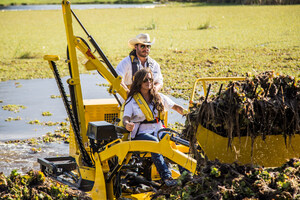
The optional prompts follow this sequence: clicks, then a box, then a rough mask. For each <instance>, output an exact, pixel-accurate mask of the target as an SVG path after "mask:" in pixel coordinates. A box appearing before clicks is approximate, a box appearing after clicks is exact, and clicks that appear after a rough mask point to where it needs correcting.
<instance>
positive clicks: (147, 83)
mask: <svg viewBox="0 0 300 200" xmlns="http://www.w3.org/2000/svg"><path fill="white" fill-rule="evenodd" d="M141 104H143V105H141ZM145 104H146V105H145ZM143 106H145V107H146V108H145V109H144V110H143V109H142V107H143ZM170 109H174V110H176V111H177V112H178V113H180V114H184V112H185V110H184V109H183V108H182V107H181V106H179V105H177V104H175V103H174V101H172V100H171V99H170V98H168V97H167V96H165V95H163V94H160V93H158V92H157V91H156V90H155V89H154V87H153V74H152V72H151V71H150V70H149V69H147V68H144V69H141V70H139V71H137V72H136V73H135V75H134V81H133V83H132V85H131V88H130V92H129V94H128V97H127V101H126V102H125V106H124V115H123V124H124V126H125V128H126V129H127V130H128V131H130V132H131V134H130V137H131V139H132V140H150V141H156V142H158V141H159V140H158V138H157V132H158V131H159V130H160V129H161V128H163V114H164V112H165V111H167V110H170ZM145 110H147V111H148V115H150V116H152V118H151V119H150V117H149V116H147V115H145V112H146V111H145ZM151 156H152V160H153V162H154V164H155V166H156V168H157V171H158V173H159V175H160V177H161V179H162V180H163V181H164V182H165V184H166V185H168V186H171V185H175V184H176V183H177V182H176V180H173V179H172V175H171V171H170V170H169V168H168V166H167V164H166V163H165V161H164V158H163V156H162V155H161V154H157V153H151Z"/></svg>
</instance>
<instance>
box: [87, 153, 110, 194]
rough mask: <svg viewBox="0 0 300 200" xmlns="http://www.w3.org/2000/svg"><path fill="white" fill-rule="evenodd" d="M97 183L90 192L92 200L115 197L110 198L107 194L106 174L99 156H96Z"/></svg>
mask: <svg viewBox="0 0 300 200" xmlns="http://www.w3.org/2000/svg"><path fill="white" fill-rule="evenodd" d="M95 169H96V172H95V176H94V177H95V182H94V186H93V188H92V190H91V191H90V192H89V193H90V194H91V197H92V199H94V200H96V199H113V197H110V198H108V197H107V194H106V183H105V174H104V173H103V170H102V163H101V160H100V157H99V154H96V155H95Z"/></svg>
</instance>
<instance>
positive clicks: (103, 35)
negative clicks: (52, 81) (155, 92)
mask: <svg viewBox="0 0 300 200" xmlns="http://www.w3.org/2000/svg"><path fill="white" fill-rule="evenodd" d="M188 5H189V6H187V5H186V4H185V5H183V6H179V5H176V6H175V5H169V6H161V7H156V8H153V9H146V8H144V9H142V8H140V9H133V8H132V9H97V10H96V9H95V10H74V11H75V12H76V14H77V16H78V17H79V18H80V20H81V22H82V23H83V24H84V26H85V27H86V29H87V30H88V31H89V33H90V34H91V35H93V37H94V38H95V40H96V41H97V43H98V44H99V45H100V47H101V49H102V50H103V51H104V53H105V54H106V56H107V57H108V59H109V60H110V61H111V63H112V64H113V66H116V65H117V64H118V63H119V62H120V61H121V60H122V59H123V58H124V57H125V56H127V55H128V53H129V51H130V49H129V48H128V46H127V41H128V40H129V39H130V38H132V37H135V36H136V35H137V34H138V33H141V32H148V33H149V34H150V36H151V37H152V38H153V37H155V38H156V42H155V44H154V45H153V47H152V50H151V57H153V58H154V59H156V60H157V61H158V62H159V63H160V65H161V69H162V73H163V76H164V88H163V92H164V93H168V94H172V95H173V96H176V97H182V98H188V95H190V91H191V87H192V84H193V82H194V80H195V79H196V78H199V77H212V76H244V75H245V73H246V72H251V73H252V74H258V73H260V72H264V71H266V70H273V71H275V72H278V73H280V74H288V75H292V76H295V77H296V78H299V77H300V71H299V67H300V66H299V63H300V62H299V61H300V40H299V35H300V20H299V16H300V5H294V6H197V5H196V4H188ZM275 13H276V14H275ZM0 19H1V21H0V27H1V32H0V43H1V47H2V48H1V49H0V81H6V80H16V79H33V78H49V77H53V76H52V72H51V70H50V68H49V66H48V63H47V62H46V61H44V60H43V59H42V58H43V56H44V55H45V54H54V55H59V56H60V58H61V60H60V61H59V62H57V65H58V68H59V71H60V73H61V75H62V76H66V75H67V74H68V67H67V65H66V64H65V63H64V60H65V59H66V54H65V52H66V36H65V30H64V24H63V18H62V13H61V11H60V10H52V11H18V12H1V13H0ZM73 23H74V30H75V31H74V32H75V34H76V35H78V36H81V37H83V38H86V36H85V34H84V32H83V31H82V30H81V29H80V27H79V26H78V24H77V23H76V22H75V20H74V21H73ZM205 24H208V26H209V27H210V28H199V27H203V25H204V27H205ZM148 27H150V28H149V30H145V29H148ZM151 27H152V28H151ZM16 52H18V53H17V54H16ZM24 52H30V54H29V55H34V56H32V57H30V56H29V57H28V56H27V58H24V59H20V55H22V54H24ZM79 54H80V52H79ZM81 61H83V56H81V55H80V62H81ZM80 72H82V73H85V72H86V71H85V69H84V67H83V66H82V65H81V66H80ZM174 80H176V82H174Z"/></svg>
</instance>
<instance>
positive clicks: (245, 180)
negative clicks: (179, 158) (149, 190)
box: [153, 159, 300, 200]
mask: <svg viewBox="0 0 300 200" xmlns="http://www.w3.org/2000/svg"><path fill="white" fill-rule="evenodd" d="M299 184H300V159H290V160H289V161H288V162H286V163H285V164H283V165H282V166H281V167H278V168H263V167H255V166H250V165H238V164H236V163H233V164H222V163H220V162H219V161H217V160H216V161H206V163H205V165H204V166H203V167H202V168H201V170H200V171H199V174H198V175H194V177H192V178H191V177H190V176H188V175H187V174H186V173H184V174H183V175H182V176H181V177H180V178H179V179H178V185H177V186H174V187H169V188H166V187H165V188H161V189H160V190H159V191H158V192H157V193H156V194H155V195H154V196H153V198H154V199H161V200H162V199H170V200H174V199H189V200H196V199H197V200H201V199H212V200H213V199H231V200H235V199H300V188H299Z"/></svg>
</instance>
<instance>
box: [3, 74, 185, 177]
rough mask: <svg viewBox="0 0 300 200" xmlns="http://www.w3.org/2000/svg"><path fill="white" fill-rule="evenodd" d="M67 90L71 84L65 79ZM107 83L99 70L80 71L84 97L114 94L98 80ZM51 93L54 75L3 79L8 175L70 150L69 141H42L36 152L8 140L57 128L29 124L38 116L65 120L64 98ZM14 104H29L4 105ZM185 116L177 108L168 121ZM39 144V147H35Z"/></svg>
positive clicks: (4, 168)
mask: <svg viewBox="0 0 300 200" xmlns="http://www.w3.org/2000/svg"><path fill="white" fill-rule="evenodd" d="M67 79H68V77H65V78H63V79H62V81H63V83H64V84H65V89H66V92H67V93H68V87H67V85H66V80H67ZM101 83H107V81H106V80H105V79H103V78H102V77H101V76H99V75H98V74H91V75H88V74H83V75H81V84H82V95H83V98H84V99H97V98H113V96H112V95H110V94H108V92H107V87H103V86H102V87H100V86H98V85H97V84H101ZM51 95H59V90H58V88H57V85H56V81H55V80H54V79H34V80H17V81H6V82H0V101H2V103H0V106H1V109H0V149H1V151H0V172H4V173H5V174H6V175H7V174H8V173H10V171H11V170H13V169H18V170H20V171H21V172H23V173H26V172H27V171H28V170H29V169H31V168H34V169H39V165H38V163H37V162H36V160H37V158H38V157H51V156H56V155H58V156H60V155H62V154H61V152H65V153H64V155H67V154H68V145H67V144H55V143H54V144H42V146H41V148H42V152H39V153H35V154H33V153H32V151H31V148H32V147H30V146H28V145H22V144H5V143H3V142H4V141H7V140H21V139H28V138H33V137H41V136H43V135H45V134H46V133H47V132H52V133H53V132H54V130H55V129H57V127H56V126H42V125H36V124H28V122H29V121H32V120H36V119H37V120H39V121H40V122H49V121H52V122H61V121H65V119H66V118H67V114H66V111H65V108H64V105H63V102H62V99H61V98H55V99H53V98H51ZM171 99H173V100H174V101H175V102H176V103H178V104H180V105H183V106H184V107H187V105H184V104H186V103H187V101H184V100H182V99H176V98H174V97H171ZM9 104H14V105H23V106H25V107H26V108H25V109H20V111H19V112H17V113H15V112H12V111H7V110H3V108H2V106H5V105H9ZM46 111H48V112H50V113H52V116H42V113H43V112H46ZM8 117H12V118H17V117H20V118H21V120H18V121H5V120H6V119H7V118H8ZM184 120H185V118H183V117H182V116H181V115H179V114H178V113H176V112H170V113H169V119H168V122H169V123H175V122H176V121H177V122H181V123H184ZM35 148H39V147H35Z"/></svg>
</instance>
